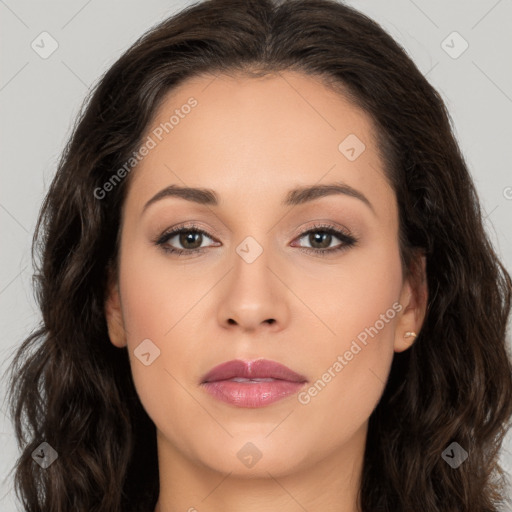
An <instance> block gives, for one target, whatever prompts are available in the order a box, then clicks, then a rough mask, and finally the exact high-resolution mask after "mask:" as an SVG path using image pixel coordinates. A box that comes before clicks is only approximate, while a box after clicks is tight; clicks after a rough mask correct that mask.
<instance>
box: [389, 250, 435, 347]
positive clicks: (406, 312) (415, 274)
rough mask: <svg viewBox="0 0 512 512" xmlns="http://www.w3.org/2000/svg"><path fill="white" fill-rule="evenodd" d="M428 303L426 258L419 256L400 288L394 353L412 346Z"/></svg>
mask: <svg viewBox="0 0 512 512" xmlns="http://www.w3.org/2000/svg"><path fill="white" fill-rule="evenodd" d="M427 302H428V286H427V274H426V256H425V255H423V254H421V255H420V257H419V258H418V259H417V260H416V261H415V262H414V263H413V266H412V268H411V272H410V274H409V277H408V278H407V280H406V282H405V283H404V286H403V288H402V294H401V297H400V304H402V306H403V310H402V312H401V315H400V318H399V320H398V322H397V325H396V331H395V344H394V351H395V352H403V351H404V350H407V349H408V348H410V347H411V346H412V344H413V343H414V342H415V341H416V338H417V336H418V334H417V333H419V332H420V330H421V327H422V325H423V321H424V319H425V315H426V311H427Z"/></svg>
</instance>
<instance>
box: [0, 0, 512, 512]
mask: <svg viewBox="0 0 512 512" xmlns="http://www.w3.org/2000/svg"><path fill="white" fill-rule="evenodd" d="M190 3H191V2H184V1H180V2H178V1H176V0H174V1H165V0H145V1H144V2H142V1H139V2H136V1H134V0H131V1H121V0H106V1H105V0H104V1H99V0H88V1H87V0H73V1H69V0H66V1H64V0H62V1H38V2H35V1H32V2H31V1H27V0H0V38H1V46H0V48H1V50H0V51H1V58H2V66H1V74H0V129H1V138H2V141H3V144H2V146H1V148H0V151H1V154H0V162H1V165H0V173H1V183H2V186H1V189H0V224H1V238H2V264H1V265H0V312H1V313H0V315H1V316H0V325H1V332H2V336H1V338H0V370H1V371H2V372H3V371H4V370H5V368H6V365H8V364H9V362H10V360H11V357H12V353H13V350H14V348H15V347H16V346H17V345H19V343H20V342H21V340H22V339H23V338H24V337H25V336H26V335H27V334H28V333H29V332H30V330H31V329H32V328H33V327H35V325H36V323H37V322H38V321H39V312H38V310H37V308H36V305H35V301H34V298H33V294H32V289H31V275H32V264H31V259H30V243H31V238H32V234H33V231H34V228H35V223H36V218H37V214H38V211H39V208H40V205H41V202H42V200H43V197H44V194H45V192H46V191H47V188H48V185H49V183H50V180H51V178H52V176H53V174H54V172H55V168H56V162H57V159H58V157H59V155H60V153H61V151H62V149H63V147H64V144H65V142H66V140H67V138H68V136H69V135H70V133H71V127H72V125H73V122H74V119H75V117H76V115H77V113H78V111H79V108H80V106H81V104H82V101H83V100H84V98H85V95H86V93H87V92H88V89H89V88H90V87H91V86H92V85H94V84H95V83H96V81H97V79H98V78H99V77H100V75H101V74H102V73H103V72H104V71H105V70H106V69H107V68H108V67H109V66H111V65H112V64H113V63H114V61H115V60H116V59H117V58H118V57H119V56H120V55H121V53H122V52H123V51H124V50H126V49H127V48H128V46H129V45H130V44H131V43H133V42H134V41H135V39H136V38H138V37H139V36H140V35H142V33H143V32H145V31H146V30H147V29H149V28H150V27H151V26H153V25H155V24H156V23H157V22H159V21H160V20H162V19H163V18H164V17H167V16H169V15H171V14H172V13H174V12H176V11H177V10H179V9H181V8H182V7H183V6H185V5H189V4H190ZM347 3H349V4H350V5H353V6H354V7H356V8H358V9H359V10H361V11H362V12H364V13H366V14H367V15H369V16H370V17H371V18H373V19H374V20H376V21H377V22H379V23H380V24H381V25H382V26H383V27H384V28H385V29H386V30H387V31H388V32H389V33H390V34H391V35H392V36H393V37H394V38H395V39H396V40H397V41H398V42H399V43H400V44H401V45H402V46H403V47H404V48H405V50H406V51H407V52H408V54H409V55H410V56H411V57H412V59H413V60H414V61H415V62H416V64H417V65H418V67H419V68H420V70H421V71H422V72H423V73H424V74H426V76H427V78H428V80H429V81H430V82H431V83H432V85H433V86H434V87H436V89H437V90H438V91H439V92H440V93H441V95H442V97H443V99H444V100H445V102H446V104H447V107H448V109H449V111H450V113H451V116H452V119H453V127H454V131H455V135H456V137H457V139H458V141H459V143H460V145H461V147H462V150H463V153H464V155H465V157H466V160H467V163H468V165H469V168H470V171H471V173H472V175H473V178H474V180H475V183H476V186H477V189H478V191H479V194H480V198H481V202H482V206H483V208H484V211H485V215H486V225H487V228H488V231H489V233H490V236H491V238H492V240H493V242H494V244H495V247H496V249H497V251H498V253H499V254H500V255H501V257H502V259H503V261H504V263H505V265H506V266H507V268H508V270H509V271H512V237H511V235H510V232H511V229H510V228H511V222H510V219H511V214H512V172H511V163H510V162H511V156H512V154H511V152H512V144H511V143H512V138H511V135H512V128H511V126H510V121H509V120H510V118H511V116H512V68H511V63H512V60H511V54H512V51H511V50H512V31H511V30H510V23H511V21H512V1H511V0H499V1H497V0H473V1H467V0H458V1H451V2H447V1H446V0H443V1H441V0H435V1H426V0H414V1H413V0H391V1H387V2H383V1H379V0H367V1H362V0H349V1H348V2H347ZM43 31H47V32H48V33H49V34H51V36H52V37H53V38H54V39H55V40H56V41H57V43H58V48H57V50H56V51H55V52H54V53H53V54H52V55H50V56H49V57H48V58H46V59H43V58H41V57H40V55H39V54H38V53H36V51H34V50H33V49H32V47H31V44H32V42H33V41H34V40H35V41H36V43H37V42H38V41H39V44H40V46H42V44H41V43H40V40H41V38H40V37H39V35H40V34H41V33H42V32H43ZM454 31H456V32H458V33H459V34H460V35H461V36H462V38H463V39H464V40H465V41H467V43H468V45H469V47H468V48H467V50H466V51H465V52H464V53H462V54H461V55H459V56H457V54H458V53H459V52H460V50H461V49H463V46H462V45H463V44H464V43H463V41H462V40H460V39H457V36H455V37H453V36H450V34H452V33H453V32H454ZM449 36H450V37H449ZM447 38H448V39H447ZM443 41H446V42H445V43H443ZM450 47H451V48H450ZM45 48H46V49H48V48H50V46H49V40H48V39H47V40H46V43H45ZM445 49H446V50H447V51H448V52H451V53H452V55H451V56H450V55H449V53H447V51H445ZM40 51H42V50H40ZM454 56H457V58H453V57H454ZM509 341H510V340H509ZM0 392H1V398H2V401H1V402H0V405H1V409H0V412H1V414H0V446H1V448H0V449H1V454H2V455H1V457H0V482H1V483H0V509H1V510H2V511H5V512H14V511H15V510H21V508H17V507H16V499H15V496H14V491H13V484H12V474H11V469H12V465H13V464H14V462H15V460H16V457H17V447H16V443H15V439H14V437H13V433H12V427H11V424H10V421H9V419H8V417H7V416H6V411H7V404H6V402H5V399H4V396H5V394H4V393H5V383H1V385H0ZM502 460H503V464H504V466H505V467H506V468H507V469H508V471H509V472H510V473H512V433H509V435H508V436H507V439H506V444H505V447H504V450H503V452H502ZM18 507H19V505H18ZM509 510H512V499H511V504H510V505H509Z"/></svg>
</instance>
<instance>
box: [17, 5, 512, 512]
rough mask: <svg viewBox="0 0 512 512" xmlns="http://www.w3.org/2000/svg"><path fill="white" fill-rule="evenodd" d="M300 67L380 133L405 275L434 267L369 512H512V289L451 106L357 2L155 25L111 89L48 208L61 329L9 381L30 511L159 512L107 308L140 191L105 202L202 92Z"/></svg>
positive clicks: (180, 16) (390, 393)
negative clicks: (39, 450) (210, 81)
mask: <svg viewBox="0 0 512 512" xmlns="http://www.w3.org/2000/svg"><path fill="white" fill-rule="evenodd" d="M285 70H291V71H298V72H301V73H303V74H306V75H309V76H312V77H316V78H318V79H319V80H322V82H323V83H325V84H326V85H328V86H329V87H332V89H333V90H335V91H337V92H339V93H340V94H342V95H343V97H345V98H347V99H349V100H350V101H351V102H353V104H354V105H356V106H357V107H359V108H361V109H362V110H363V111H364V112H365V113H367V114H368V115H369V116H370V117H371V118H372V119H373V121H374V123H375V126H376V127H377V136H378V142H379V145H378V147H379V152H380V153H381V156H382V161H383V163H384V164H385V170H386V176H387V178H388V179H389V182H390V183H391V184H392V186H393V189H394V191H395V193H396V197H397V200H398V206H399V230H400V232H399V234H400V237H399V243H400V254H401V257H402V264H403V269H404V271H405V272H413V271H414V270H413V269H414V266H413V259H412V255H413V253H414V251H415V250H416V249H420V250H421V251H423V253H424V254H425V255H426V257H427V266H426V279H427V282H428V289H429V292H430V293H429V298H428V304H427V314H426V318H425V321H424V324H423V327H422V330H421V332H420V333H419V336H418V338H417V339H416V341H415V343H414V344H413V346H412V347H411V348H410V349H409V350H407V351H405V352H402V353H397V354H395V355H394V359H393V364H392V367H391V373H390V376H389V380H388V382H387V385H386V388H385V390H384V393H383V395H382V397H381V400H380V401H379V403H378V405H377V407H376V409H375V410H374V411H373V413H372V415H371V416H370V419H369V428H368V437H367V444H366V450H365V453H364V466H363V474H362V482H361V488H360V507H361V510H362V511H363V512H374V511H381V512H406V511H407V512H410V511H411V510H421V511H422V512H448V511H450V512H452V511H454V510H457V511H458V512H464V511H466V512H469V511H471V512H495V511H497V510H498V508H499V505H500V503H502V502H503V501H504V490H503V476H504V473H503V470H502V468H500V466H499V463H498V454H499V450H500V448H501V445H502V442H503V437H504V435H505V434H506V432H507V430H508V429H509V428H510V418H511V416H512V364H511V357H510V353H509V352H508V351H507V345H506V334H507V320H508V316H509V314H510V301H511V293H512V281H511V277H510V275H509V274H508V273H507V271H506V269H505V267H504V266H503V264H502V263H501V262H500V261H499V258H498V256H497V255H496V253H495V252H494V250H493V247H492V244H491V242H490V240H489V238H488V235H487V234H486V231H485V229H484V225H483V220H482V213H481V208H480V205H479V200H478V197H477V193H476V191H475V187H474V184H473V181H472V179H471V177H470V174H469V171H468V167H467V164H466V163H465V160H464V157H463V155H462V154H461V151H460V148H459V146H458V144H457V141H456V139H455V137H454V135H453V132H452V126H451V123H452V120H451V118H450V115H449V113H448V112H447V109H446V107H445V105H444V103H443V100H442V98H441V97H440V95H439V94H438V92H437V91H436V90H435V89H434V88H433V87H432V86H431V85H430V84H429V83H428V81H427V80H426V78H425V77H424V76H423V75H422V73H421V72H420V71H419V70H418V68H417V67H416V65H415V64H414V63H413V62H412V60H411V59H410V58H409V57H408V55H407V54H406V52H405V51H404V49H403V48H402V47H401V46H400V45H399V44H397V42H395V41H394V40H393V38H392V37H391V36H390V35H388V34H387V33H386V32H385V31H384V30H383V29H382V27H381V26H380V25H379V24H377V23H376V22H374V21H373V20H371V19H369V18H368V17H366V16H365V15H363V14H361V13H360V12H358V11H357V10H355V9H353V8H351V7H349V6H347V5H344V4H342V3H340V2H336V1H334V0H290V1H280V0H274V1H272V0H249V1H247V0H207V1H203V2H198V3H194V4H192V5H190V6H188V7H186V8H185V9H183V10H182V11H180V12H178V13H177V14H175V15H173V16H171V17H169V18H168V19H166V20H164V21H163V22H161V23H159V24H158V25H156V26H155V27H153V28H151V29H150V30H149V31H148V32H147V33H145V34H144V35H143V36H142V37H140V38H139V39H138V40H137V41H136V42H135V43H134V44H133V45H132V46H131V47H130V48H129V49H128V50H127V51H126V52H125V53H124V54H123V55H122V56H121V57H120V58H119V59H118V60H117V61H116V62H115V63H114V65H112V67H111V68H110V69H109V70H108V71H107V72H106V73H105V74H104V75H103V76H102V77H101V78H100V79H99V81H98V83H97V84H96V86H95V87H94V88H93V89H92V91H91V93H90V94H89V96H88V98H87V99H86V101H85V102H84V105H83V107H82V110H81V112H80V114H79V116H78V119H77V122H76V124H75V126H74V129H73V133H72V135H71V137H70V139H69V141H68V143H67V145H66V147H65V149H64V151H63V153H62V156H61V158H60V160H59V162H58V167H57V170H56V174H55V177H54V179H53V181H52V183H51V186H50V188H49V191H48V193H47V195H46V198H45V200H44V203H43V205H42V208H41V211H40V212H39V218H38V222H37V226H36V230H35V233H34V239H33V244H32V259H33V261H34V268H35V290H36V296H37V301H38V305H39V307H40V309H41V313H42V321H41V323H40V325H39V326H38V327H37V328H36V329H34V330H33V331H32V332H31V334H30V336H28V337H27V338H26V339H24V340H23V343H22V344H21V345H20V346H19V347H18V348H17V349H16V353H15V357H13V363H12V365H11V368H10V371H11V373H10V376H9V377H10V379H9V403H10V412H11V416H12V418H13V423H14V426H15V433H16V438H17V441H18V444H19V446H20V450H21V455H20V457H19V459H18V460H17V461H16V465H15V467H14V469H15V490H16V494H17V495H18V497H19V498H20V499H21V501H22V503H23V505H24V507H25V510H27V511H30V512H68V511H70V510H73V511H75V512H121V511H123V512H131V511H134V512H135V511H147V510H152V508H151V507H154V506H155V504H156V502H157V498H158V493H159V488H158V460H157V452H156V429H155V426H154V424H153V423H152V421H151V420H150V418H149V417H148V415H147V413H146V412H145V410H144V409H143V407H142V404H141V402H140V400H139V398H138V395H137V393H136V390H135V387H134V384H133V381H132V376H131V371H130V365H129V359H128V354H127V352H126V350H119V349H117V348H115V347H114V346H113V345H112V344H111V343H110V341H109V337H108V332H107V324H106V319H105V312H104V303H105V294H106V285H107V280H108V275H109V269H112V268H114V269H115V268H117V263H118V262H117V256H118V244H119V237H118V235H119V223H120V215H121V208H122V205H123V201H124V198H125V195H126V190H127V187H128V184H129V182H130V179H129V178H130V176H128V177H127V178H126V179H124V180H122V181H121V182H120V183H119V184H118V185H117V186H115V187H113V190H112V191H110V192H109V193H108V194H106V195H105V197H103V198H102V199H98V198H97V197H96V196H97V194H96V193H95V190H97V189H98V187H102V186H103V184H104V183H105V182H106V180H108V179H109V178H110V177H112V176H113V175H114V174H115V172H116V170H118V169H119V168H120V167H121V166H122V165H123V163H124V162H126V161H127V159H129V158H130V156H131V155H132V154H133V152H134V151H136V150H137V148H138V147H139V145H140V144H141V140H142V137H143V136H144V133H145V131H146V130H147V128H148V124H149V123H150V122H151V119H152V118H153V116H154V114H155V112H156V109H157V108H158V106H159V105H160V104H161V102H162V100H163V98H164V96H165V94H166V93H167V92H169V91H170V90H172V89H173V88H175V87H176V86H178V85H179V84H180V83H182V82H183V81H184V80H186V79H187V78H190V77H194V76H199V75H201V74H205V75H211V76H212V77H213V76H215V75H216V74H220V73H223V74H228V75H229V74H232V73H237V74H240V73H242V74H244V75H245V76H264V75H266V74H279V73H280V72H281V71H285ZM36 253H37V255H36ZM36 260H37V261H36ZM411 269H412V270H411ZM43 441H46V442H48V443H49V444H50V445H51V446H52V447H53V448H54V449H55V450H56V451H57V453H58V459H57V460H56V461H55V462H54V463H53V464H51V465H50V466H49V467H48V468H47V469H44V470H43V469H42V468H41V467H39V465H37V464H36V463H35V462H34V460H33V459H32V456H31V455H32V452H33V451H34V450H35V448H36V447H38V446H39V445H40V443H41V442H43ZM452 442H457V443H458V444H459V445H460V446H462V447H463V448H464V449H465V450H466V451H467V452H468V454H469V457H468V458H467V460H466V461H465V462H464V463H463V464H462V465H460V466H459V467H458V468H457V469H452V468H451V467H450V465H448V464H447V463H446V462H445V461H444V460H443V458H442V457H441V455H442V452H443V451H444V450H445V449H446V448H447V446H449V445H450V444H451V443H452Z"/></svg>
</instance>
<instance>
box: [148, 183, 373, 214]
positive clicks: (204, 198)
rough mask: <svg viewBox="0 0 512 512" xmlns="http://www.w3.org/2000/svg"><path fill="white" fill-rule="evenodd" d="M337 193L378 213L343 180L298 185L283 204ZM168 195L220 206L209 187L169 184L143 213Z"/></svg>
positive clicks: (312, 199)
mask: <svg viewBox="0 0 512 512" xmlns="http://www.w3.org/2000/svg"><path fill="white" fill-rule="evenodd" d="M335 194H344V195H346V196H349V197H354V198H356V199H359V200H360V201H362V202H363V203H364V204H366V206H368V207H369V208H370V210H371V211H372V212H373V213H374V214H376V212H375V209H374V208H373V205H372V204H371V203H370V201H369V200H368V198H367V197H366V196H365V195H364V194H363V193H362V192H360V191H359V190H356V189H355V188H353V187H351V186H350V185H347V184H346V183H343V182H336V183H329V184H325V185H311V186H305V187H298V188H295V189H293V190H290V191H289V192H288V194H287V195H286V198H285V199H284V201H283V203H282V205H283V206H296V205H300V204H304V203H308V202H310V201H314V200H315V199H319V198H321V197H327V196H332V195H335ZM168 197H178V198H181V199H185V200H186V201H191V202H193V203H198V204H201V205H207V206H218V205H219V198H218V196H217V194H216V193H215V192H214V191H213V190H211V189H207V188H193V187H182V186H180V185H169V186H168V187H166V188H164V189H162V190H160V192H157V193H156V194H155V195H154V196H153V197H152V198H151V199H150V200H149V201H148V202H147V203H146V204H145V205H144V208H143V209H142V213H144V212H145V211H146V209H147V208H148V207H149V206H150V205H151V204H153V203H155V202H157V201H160V200H161V199H164V198H168Z"/></svg>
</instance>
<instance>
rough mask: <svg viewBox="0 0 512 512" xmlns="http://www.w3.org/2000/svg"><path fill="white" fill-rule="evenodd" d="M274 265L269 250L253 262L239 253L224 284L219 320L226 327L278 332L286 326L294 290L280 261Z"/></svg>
mask: <svg viewBox="0 0 512 512" xmlns="http://www.w3.org/2000/svg"><path fill="white" fill-rule="evenodd" d="M270 265H271V262H270V258H269V257H268V252H267V251H265V250H264V251H263V253H262V254H261V255H260V256H259V257H258V258H257V259H256V260H255V261H253V262H251V263H248V262H247V261H245V260H244V259H243V258H241V257H239V256H238V255H236V256H235V258H234V261H233V268H232V270H231V272H229V275H228V276H226V280H225V282H224V283H223V285H222V286H223V288H222V293H221V299H220V302H219V309H218V315H219V318H218V320H219V322H220V324H221V325H222V326H223V327H225V328H230V329H233V328H239V329H242V330H243V331H247V332H249V331H255V330H258V329H270V330H272V331H273V332H274V331H279V330H281V329H283V328H284V327H285V326H286V324H287V323H288V321H289V305H288V296H289V294H290V291H289V290H288V288H287V287H286V285H285V284H284V283H285V282H286V278H285V276H284V275H282V273H283V272H282V271H280V270H279V268H278V266H277V264H275V262H274V265H272V268H271V266H270ZM274 267H275V268H274ZM280 274H281V275H280Z"/></svg>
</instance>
